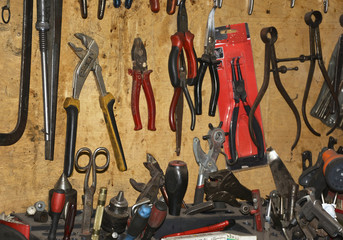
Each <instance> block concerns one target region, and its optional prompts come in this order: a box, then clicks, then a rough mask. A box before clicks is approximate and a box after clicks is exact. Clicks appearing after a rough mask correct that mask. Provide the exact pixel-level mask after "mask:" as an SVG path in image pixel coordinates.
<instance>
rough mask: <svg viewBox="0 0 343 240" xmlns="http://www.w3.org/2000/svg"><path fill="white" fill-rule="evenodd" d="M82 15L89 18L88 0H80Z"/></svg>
mask: <svg viewBox="0 0 343 240" xmlns="http://www.w3.org/2000/svg"><path fill="white" fill-rule="evenodd" d="M80 9H81V17H82V18H83V19H85V18H87V15H88V13H87V0H80Z"/></svg>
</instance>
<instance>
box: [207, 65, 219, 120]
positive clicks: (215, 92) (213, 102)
mask: <svg viewBox="0 0 343 240" xmlns="http://www.w3.org/2000/svg"><path fill="white" fill-rule="evenodd" d="M209 71H210V75H211V84H212V93H211V99H210V105H209V109H208V115H209V116H211V117H214V116H215V115H216V108H217V102H218V97H219V89H220V88H219V77H218V71H217V63H211V64H210V65H209Z"/></svg>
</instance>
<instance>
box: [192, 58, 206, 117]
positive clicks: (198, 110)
mask: <svg viewBox="0 0 343 240" xmlns="http://www.w3.org/2000/svg"><path fill="white" fill-rule="evenodd" d="M199 63H200V66H199V70H198V75H197V80H196V84H195V86H194V104H195V114H196V115H201V114H202V97H201V89H202V82H203V80H204V76H205V73H206V69H207V63H206V62H205V61H203V60H202V59H199Z"/></svg>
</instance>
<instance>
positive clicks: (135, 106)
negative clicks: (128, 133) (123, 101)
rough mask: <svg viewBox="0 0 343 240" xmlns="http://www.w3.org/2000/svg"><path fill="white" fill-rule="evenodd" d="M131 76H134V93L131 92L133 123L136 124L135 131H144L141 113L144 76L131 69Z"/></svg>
mask: <svg viewBox="0 0 343 240" xmlns="http://www.w3.org/2000/svg"><path fill="white" fill-rule="evenodd" d="M128 72H129V75H131V76H132V92H131V111H132V116H133V122H134V123H135V128H134V129H135V130H136V131H137V130H140V129H142V122H141V117H140V113H139V95H140V92H141V85H142V74H141V73H140V72H139V71H135V70H132V69H129V71H128Z"/></svg>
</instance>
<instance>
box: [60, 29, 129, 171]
mask: <svg viewBox="0 0 343 240" xmlns="http://www.w3.org/2000/svg"><path fill="white" fill-rule="evenodd" d="M75 37H76V38H78V39H80V40H81V42H82V44H83V45H84V46H85V47H86V49H83V48H80V47H76V46H75V45H74V44H72V43H69V46H70V47H71V49H72V50H73V51H74V53H75V54H76V55H77V56H78V57H79V58H80V62H79V63H78V64H77V66H76V68H75V70H74V76H73V96H72V97H68V98H66V100H65V101H64V108H65V110H66V112H67V133H66V146H65V147H66V148H65V158H64V173H65V174H66V176H67V177H69V176H70V175H71V174H72V171H73V167H74V156H75V143H76V135H77V118H78V113H79V111H80V100H79V97H80V94H81V90H82V87H83V85H84V83H85V81H86V79H87V77H88V75H89V73H90V72H91V71H92V72H93V73H94V75H95V79H96V83H97V87H98V90H99V92H100V98H99V100H100V107H101V109H102V112H103V114H104V117H105V122H106V126H107V130H108V134H109V137H110V141H111V144H112V148H113V151H114V156H115V159H116V163H117V167H118V169H119V170H120V171H126V170H127V166H126V161H125V157H124V151H123V148H122V144H121V140H120V137H119V132H118V129H117V124H116V120H115V117H114V113H113V105H114V97H113V95H112V94H111V93H109V92H107V91H106V87H105V83H104V79H103V77H102V69H101V66H100V64H99V59H98V55H99V47H98V44H97V43H96V42H95V41H94V39H92V38H91V37H89V36H87V35H85V34H82V33H76V34H75Z"/></svg>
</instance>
